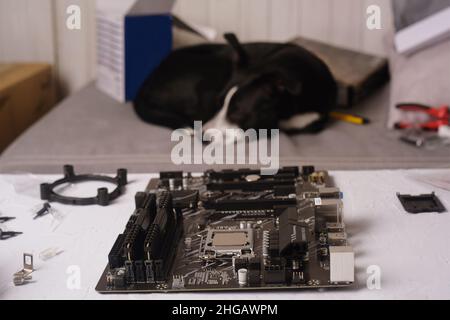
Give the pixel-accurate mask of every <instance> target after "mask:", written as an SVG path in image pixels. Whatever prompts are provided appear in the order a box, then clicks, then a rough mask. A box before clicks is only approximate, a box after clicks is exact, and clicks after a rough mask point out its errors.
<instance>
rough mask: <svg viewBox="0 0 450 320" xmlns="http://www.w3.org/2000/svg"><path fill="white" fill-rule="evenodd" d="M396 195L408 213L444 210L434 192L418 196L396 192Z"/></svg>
mask: <svg viewBox="0 0 450 320" xmlns="http://www.w3.org/2000/svg"><path fill="white" fill-rule="evenodd" d="M397 197H398V199H399V200H400V202H401V204H402V206H403V208H404V209H405V210H406V211H407V212H409V213H414V214H417V213H424V212H439V213H441V212H445V207H444V206H443V204H442V203H441V201H440V200H439V198H438V197H437V196H436V195H435V194H434V192H433V193H431V194H421V195H418V196H412V195H408V194H400V193H397Z"/></svg>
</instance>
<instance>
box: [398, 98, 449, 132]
mask: <svg viewBox="0 0 450 320" xmlns="http://www.w3.org/2000/svg"><path fill="white" fill-rule="evenodd" d="M396 108H397V109H398V110H401V111H407V112H420V113H424V114H426V115H428V116H429V121H427V122H423V123H420V124H414V123H408V122H402V121H400V122H397V123H396V124H395V128H396V129H408V128H415V127H418V128H420V129H423V130H427V131H437V130H438V129H439V127H441V126H448V125H449V123H450V121H449V119H450V112H449V106H440V107H437V108H434V107H431V106H427V105H423V104H419V103H400V104H397V105H396Z"/></svg>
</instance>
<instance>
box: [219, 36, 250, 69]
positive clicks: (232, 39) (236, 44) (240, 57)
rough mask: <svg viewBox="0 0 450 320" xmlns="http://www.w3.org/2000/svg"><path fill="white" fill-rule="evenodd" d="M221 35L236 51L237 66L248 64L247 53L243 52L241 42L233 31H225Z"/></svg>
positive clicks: (242, 66) (243, 66) (241, 66)
mask: <svg viewBox="0 0 450 320" xmlns="http://www.w3.org/2000/svg"><path fill="white" fill-rule="evenodd" d="M223 37H224V38H225V40H226V41H227V42H228V44H229V45H230V46H231V47H232V48H233V50H234V52H235V53H236V56H237V59H236V60H237V61H236V65H237V66H238V67H239V68H245V67H247V66H248V64H249V58H248V54H247V52H245V49H244V47H242V44H241V43H240V41H239V39H238V38H237V37H236V35H235V34H234V33H225V34H224V36H223Z"/></svg>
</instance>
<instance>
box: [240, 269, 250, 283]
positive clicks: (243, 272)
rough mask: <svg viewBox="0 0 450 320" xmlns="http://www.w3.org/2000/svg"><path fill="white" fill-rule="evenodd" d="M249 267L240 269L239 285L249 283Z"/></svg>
mask: <svg viewBox="0 0 450 320" xmlns="http://www.w3.org/2000/svg"><path fill="white" fill-rule="evenodd" d="M247 272H248V271H247V269H239V270H238V282H239V285H241V286H245V285H246V284H247Z"/></svg>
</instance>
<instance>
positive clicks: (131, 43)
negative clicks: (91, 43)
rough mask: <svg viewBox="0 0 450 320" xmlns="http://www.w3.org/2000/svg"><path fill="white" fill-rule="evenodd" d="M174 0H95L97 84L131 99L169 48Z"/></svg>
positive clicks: (112, 94) (116, 95)
mask: <svg viewBox="0 0 450 320" xmlns="http://www.w3.org/2000/svg"><path fill="white" fill-rule="evenodd" d="M173 3H174V0H151V1H147V0H97V63H98V66H97V87H98V88H99V89H100V90H102V91H103V92H105V93H107V94H108V95H110V96H111V97H113V98H115V99H116V100H118V101H120V102H125V101H130V100H133V99H134V98H135V96H136V94H137V92H138V90H139V89H140V87H141V85H142V83H143V82H144V80H145V79H146V78H147V77H148V75H149V74H150V73H151V72H152V71H153V70H154V69H155V68H156V67H157V66H158V65H159V64H160V63H161V61H162V60H163V59H164V58H165V57H166V56H167V55H168V54H169V53H170V51H171V50H172V16H171V14H170V12H171V10H172V6H173Z"/></svg>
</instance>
